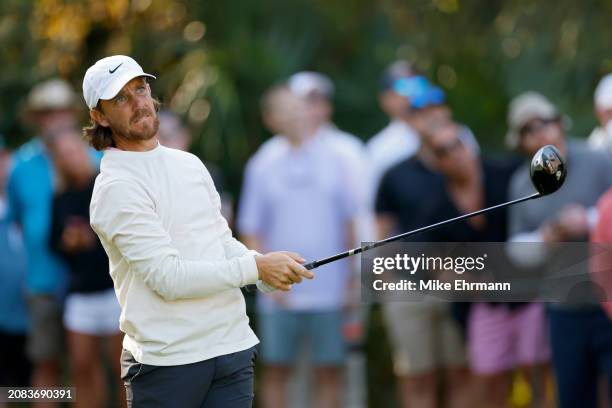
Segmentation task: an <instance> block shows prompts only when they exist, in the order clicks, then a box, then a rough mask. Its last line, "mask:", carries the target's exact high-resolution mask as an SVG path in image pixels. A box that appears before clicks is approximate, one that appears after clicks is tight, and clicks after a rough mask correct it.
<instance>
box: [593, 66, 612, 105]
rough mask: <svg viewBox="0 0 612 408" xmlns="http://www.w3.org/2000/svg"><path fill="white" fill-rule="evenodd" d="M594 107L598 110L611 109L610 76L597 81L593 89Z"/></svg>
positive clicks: (611, 79) (611, 82) (611, 75)
mask: <svg viewBox="0 0 612 408" xmlns="http://www.w3.org/2000/svg"><path fill="white" fill-rule="evenodd" d="M595 106H596V107H597V108H599V109H603V110H605V109H612V74H608V75H606V76H605V77H603V78H602V79H601V81H599V84H598V85H597V89H595Z"/></svg>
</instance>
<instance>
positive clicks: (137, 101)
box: [132, 95, 147, 110]
mask: <svg viewBox="0 0 612 408" xmlns="http://www.w3.org/2000/svg"><path fill="white" fill-rule="evenodd" d="M146 106H147V98H146V97H145V95H132V108H133V109H134V110H138V109H142V108H146Z"/></svg>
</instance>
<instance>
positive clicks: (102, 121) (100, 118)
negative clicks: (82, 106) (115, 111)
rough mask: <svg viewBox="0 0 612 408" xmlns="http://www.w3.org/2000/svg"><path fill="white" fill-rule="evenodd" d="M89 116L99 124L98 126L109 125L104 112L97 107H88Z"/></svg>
mask: <svg viewBox="0 0 612 408" xmlns="http://www.w3.org/2000/svg"><path fill="white" fill-rule="evenodd" d="M89 117H90V118H91V119H92V120H93V121H95V122H96V123H97V124H99V125H100V126H103V127H109V126H110V124H109V122H108V119H106V115H104V113H102V112H101V111H99V110H98V109H90V110H89Z"/></svg>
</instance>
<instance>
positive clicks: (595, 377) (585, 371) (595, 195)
mask: <svg viewBox="0 0 612 408" xmlns="http://www.w3.org/2000/svg"><path fill="white" fill-rule="evenodd" d="M508 125H509V128H510V130H509V131H508V133H507V139H506V140H507V142H508V144H509V145H510V146H511V147H514V148H516V149H517V150H519V151H520V152H521V153H522V154H523V155H524V156H525V157H526V158H531V157H532V156H533V155H534V154H535V152H536V151H537V150H538V149H540V148H541V147H542V146H544V145H549V144H550V145H554V146H555V147H557V148H558V149H559V151H560V152H561V154H562V155H563V156H564V157H565V158H566V160H567V163H568V168H569V169H570V170H569V171H568V173H567V178H566V179H565V182H564V184H563V187H562V188H561V189H559V191H557V192H555V194H553V195H550V196H547V197H543V198H541V199H538V200H533V201H531V202H528V203H524V204H521V205H516V206H512V207H511V208H510V209H509V235H510V239H511V240H512V241H518V242H545V243H558V242H568V241H570V242H586V241H588V237H589V233H590V229H591V227H592V226H593V222H592V218H593V217H592V215H591V214H593V210H590V208H591V207H593V206H594V205H595V204H596V202H597V200H598V199H599V197H600V196H601V195H602V194H603V193H604V192H605V191H606V190H608V189H609V188H610V186H611V185H612V163H610V160H609V158H608V157H607V156H606V154H604V153H603V152H600V151H593V150H592V149H589V148H588V147H587V146H586V145H585V143H583V142H580V141H577V140H571V139H569V138H567V137H566V135H565V127H564V126H563V120H562V117H561V115H560V114H559V112H558V111H557V109H556V108H555V106H554V105H553V104H552V103H551V102H550V101H549V100H548V99H546V98H545V97H544V96H543V95H541V94H539V93H537V92H526V93H524V94H522V95H519V96H517V97H516V98H515V99H513V101H512V102H511V104H510V109H509V113H508ZM532 192H533V185H532V183H531V180H530V177H529V162H528V161H526V162H525V163H524V164H523V165H522V166H520V167H519V168H518V169H517V170H516V172H515V173H514V174H513V176H512V179H511V182H510V192H509V197H508V198H509V199H511V200H512V199H516V198H519V197H523V196H525V195H527V194H530V193H532ZM519 256H522V257H524V254H522V253H521V254H519ZM587 257H588V253H585V254H584V258H583V259H587ZM575 273H580V267H579V268H577V269H576V270H575ZM582 273H584V275H587V274H588V269H587V268H586V266H584V267H583V270H582ZM594 291H595V289H594V288H591V287H589V288H588V290H587V291H585V292H583V296H582V297H581V298H579V299H575V300H573V301H572V302H571V303H570V302H557V303H549V304H548V305H547V308H546V309H547V310H546V312H547V314H546V315H544V307H543V305H542V304H539V303H531V304H530V305H529V306H523V307H522V312H520V310H521V309H519V310H518V311H515V312H514V313H513V314H515V315H517V316H516V317H518V319H517V323H519V324H520V326H521V327H522V329H519V330H518V331H517V337H516V339H517V340H518V341H519V342H520V343H521V344H520V347H518V348H515V349H514V350H515V353H514V356H513V357H514V358H515V361H516V362H517V363H518V364H519V365H520V366H531V367H534V368H535V367H536V366H537V365H542V364H544V363H546V361H547V359H548V353H549V352H548V350H547V348H548V347H547V345H545V344H543V343H542V340H543V339H545V336H544V333H545V328H544V327H545V325H546V318H548V329H549V331H548V336H549V338H550V350H551V351H552V363H553V368H554V371H555V376H556V383H557V387H556V390H557V394H558V400H559V407H560V408H566V407H568V408H569V407H577V406H580V407H593V408H594V407H596V406H597V405H598V404H597V401H598V397H597V394H598V393H597V388H598V383H599V377H600V375H601V376H604V375H605V376H606V377H607V380H608V381H607V385H608V395H612V394H611V393H610V390H611V389H612V386H611V384H612V382H610V381H611V379H612V322H610V320H609V319H608V317H607V316H606V314H605V313H604V311H603V309H602V308H601V306H600V305H598V304H596V303H593V302H592V301H590V300H589V299H594V294H593V293H594ZM587 292H593V293H590V295H591V297H589V296H587ZM518 313H522V314H523V316H522V317H521V316H520V315H519V314H518ZM483 317H484V318H486V320H484V321H482V322H481V323H483V324H482V325H481V327H480V330H478V329H479V328H478V327H476V328H475V330H474V331H473V332H480V333H483V335H484V334H486V333H487V332H488V333H493V334H495V333H499V332H500V331H499V329H498V328H497V327H496V321H498V322H501V321H503V320H504V318H503V317H502V316H501V315H500V314H499V313H498V312H495V311H494V310H488V311H487V313H486V316H483ZM506 319H507V318H506ZM487 321H488V323H487ZM485 325H486V326H489V327H485ZM495 339H496V338H495V337H490V339H489V341H490V342H491V344H490V345H494V344H495V343H494V342H495ZM497 340H498V341H497V342H496V343H497V345H498V346H499V345H503V344H507V343H506V341H507V340H504V339H503V338H501V337H499V338H497ZM486 351H487V350H486V349H485V348H483V347H480V348H479V349H477V350H476V353H475V354H476V356H480V357H482V355H483V354H485V355H487V354H489V355H490V356H491V357H492V356H493V355H492V354H490V353H485V352H486ZM506 354H507V353H506ZM504 357H507V355H506V356H504ZM480 361H481V362H483V364H484V362H485V361H484V360H483V359H480ZM498 361H501V360H498ZM489 362H490V363H493V362H495V360H490V361H489ZM532 378H533V379H535V377H532ZM539 390H540V392H541V393H542V391H543V385H542V384H541V385H540V387H539Z"/></svg>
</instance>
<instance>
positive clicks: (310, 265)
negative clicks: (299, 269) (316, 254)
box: [244, 261, 331, 292]
mask: <svg viewBox="0 0 612 408" xmlns="http://www.w3.org/2000/svg"><path fill="white" fill-rule="evenodd" d="M317 262H321V261H313V262H309V263H307V264H304V268H306V269H308V270H311V269H314V268H316V267H317V266H319V265H317ZM329 262H331V261H329ZM244 288H245V290H246V291H247V292H254V291H256V290H257V285H246V286H245V287H244Z"/></svg>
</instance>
